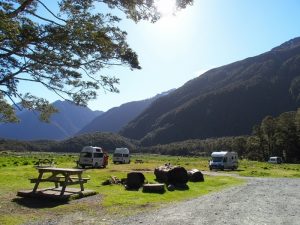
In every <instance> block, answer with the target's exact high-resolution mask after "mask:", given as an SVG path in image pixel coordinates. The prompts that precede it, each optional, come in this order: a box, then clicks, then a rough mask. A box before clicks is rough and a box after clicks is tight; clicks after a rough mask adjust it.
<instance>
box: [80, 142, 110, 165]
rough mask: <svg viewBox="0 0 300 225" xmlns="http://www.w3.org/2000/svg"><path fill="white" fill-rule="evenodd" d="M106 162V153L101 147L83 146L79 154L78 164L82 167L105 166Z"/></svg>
mask: <svg viewBox="0 0 300 225" xmlns="http://www.w3.org/2000/svg"><path fill="white" fill-rule="evenodd" d="M107 164H108V154H107V153H106V152H104V151H103V150H102V148H101V147H93V146H85V147H84V148H83V149H82V150H81V152H80V156H79V161H78V165H79V166H80V167H82V168H85V167H86V166H90V167H93V168H100V167H103V168H105V167H106V166H107Z"/></svg>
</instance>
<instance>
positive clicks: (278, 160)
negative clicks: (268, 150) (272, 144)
mask: <svg viewBox="0 0 300 225" xmlns="http://www.w3.org/2000/svg"><path fill="white" fill-rule="evenodd" d="M268 163H275V164H281V163H282V158H281V157H278V156H272V157H270V158H269V160H268Z"/></svg>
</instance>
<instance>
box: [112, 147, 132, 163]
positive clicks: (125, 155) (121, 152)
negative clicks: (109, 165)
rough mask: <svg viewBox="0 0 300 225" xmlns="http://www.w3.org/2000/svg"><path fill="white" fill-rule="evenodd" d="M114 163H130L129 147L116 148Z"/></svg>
mask: <svg viewBox="0 0 300 225" xmlns="http://www.w3.org/2000/svg"><path fill="white" fill-rule="evenodd" d="M113 163H130V153H129V149H128V148H116V149H115V152H114V154H113Z"/></svg>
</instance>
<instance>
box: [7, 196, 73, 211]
mask: <svg viewBox="0 0 300 225" xmlns="http://www.w3.org/2000/svg"><path fill="white" fill-rule="evenodd" d="M12 202H15V203H17V204H19V205H21V206H25V207H28V208H33V209H42V208H54V207H57V206H60V205H64V204H69V201H66V200H54V199H48V198H26V197H23V198H14V199H13V200H12Z"/></svg>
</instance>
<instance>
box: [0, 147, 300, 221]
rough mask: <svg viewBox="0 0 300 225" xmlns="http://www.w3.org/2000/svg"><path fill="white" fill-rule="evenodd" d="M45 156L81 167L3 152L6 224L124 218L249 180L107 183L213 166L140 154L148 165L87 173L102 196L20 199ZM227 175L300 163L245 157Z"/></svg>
mask: <svg viewBox="0 0 300 225" xmlns="http://www.w3.org/2000/svg"><path fill="white" fill-rule="evenodd" d="M39 158H54V160H55V162H56V166H57V167H66V168H72V167H75V165H76V163H75V161H76V160H77V159H78V155H77V154H51V153H47V154H46V153H22V154H20V153H14V154H13V153H7V152H4V153H3V152H2V153H1V154H0V170H1V173H0V224H22V223H24V222H26V221H34V220H37V219H38V220H41V219H52V218H55V217H60V216H62V215H66V214H72V213H74V212H78V211H82V212H83V213H85V214H87V215H90V216H97V217H101V218H105V217H109V216H112V215H113V216H121V215H125V214H132V213H138V212H139V211H143V210H151V209H154V208H156V207H158V206H161V205H162V204H169V203H171V202H175V201H182V200H185V199H190V198H194V197H197V196H201V195H204V194H207V193H210V192H213V191H218V190H220V189H223V188H226V187H229V186H233V185H239V184H242V183H243V182H244V180H243V179H239V178H236V177H232V176H205V182H200V183H192V182H189V183H188V186H189V189H188V190H184V191H182V190H175V191H173V192H170V191H166V192H165V193H164V194H153V193H152V194H151V193H143V192H142V191H141V190H139V191H126V190H125V189H124V187H123V186H122V185H107V186H104V185H102V182H103V181H105V180H107V179H109V178H110V176H116V177H118V178H125V177H126V175H127V173H128V172H130V171H141V172H143V174H144V175H145V177H146V180H147V181H148V182H155V176H154V173H153V170H154V168H155V167H158V166H161V165H163V164H165V163H171V164H172V165H180V166H183V167H185V168H186V169H187V170H188V169H192V168H197V169H199V170H201V171H207V170H208V166H207V165H208V159H207V158H198V157H175V156H158V155H134V156H133V157H132V162H134V161H135V159H141V160H143V162H144V163H142V164H135V163H131V164H123V165H122V164H116V165H114V164H112V163H111V161H109V165H108V167H107V168H106V169H87V170H86V171H85V172H84V176H85V177H90V178H91V179H90V181H89V182H88V183H87V184H85V188H87V189H92V190H95V191H97V192H98V193H99V195H97V196H93V197H91V198H86V199H82V200H76V201H71V202H70V203H68V204H61V203H54V202H47V201H46V202H45V201H43V202H41V201H38V200H33V199H22V198H18V197H16V193H17V191H18V190H21V189H22V190H23V189H32V188H33V184H31V183H30V182H29V180H28V179H29V178H34V177H37V171H36V169H35V168H34V164H35V163H36V162H37V161H38V159H39ZM110 158H111V157H110ZM225 173H238V174H239V175H242V176H268V177H300V165H287V164H282V165H270V164H267V163H260V162H251V161H246V160H242V161H241V162H240V169H239V170H238V171H234V172H232V171H225ZM220 174H221V173H220ZM49 185H50V186H52V185H53V184H50V183H42V186H41V187H43V186H44V187H49ZM87 199H88V200H87Z"/></svg>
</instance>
